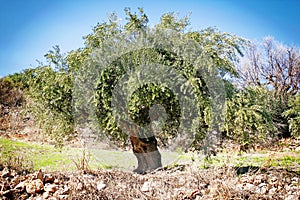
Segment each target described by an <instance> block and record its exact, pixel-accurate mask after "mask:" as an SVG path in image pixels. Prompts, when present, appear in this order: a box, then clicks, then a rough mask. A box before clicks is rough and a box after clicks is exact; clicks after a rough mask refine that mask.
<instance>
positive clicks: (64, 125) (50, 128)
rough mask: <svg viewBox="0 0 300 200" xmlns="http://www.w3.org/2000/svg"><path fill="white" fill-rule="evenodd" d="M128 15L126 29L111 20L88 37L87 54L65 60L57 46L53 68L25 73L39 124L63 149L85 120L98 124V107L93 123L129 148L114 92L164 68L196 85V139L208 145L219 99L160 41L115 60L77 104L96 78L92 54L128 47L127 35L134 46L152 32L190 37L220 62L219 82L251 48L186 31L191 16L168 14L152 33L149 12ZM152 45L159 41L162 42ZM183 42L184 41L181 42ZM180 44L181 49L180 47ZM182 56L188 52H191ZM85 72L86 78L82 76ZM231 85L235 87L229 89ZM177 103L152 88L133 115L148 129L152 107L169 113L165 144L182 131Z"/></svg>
mask: <svg viewBox="0 0 300 200" xmlns="http://www.w3.org/2000/svg"><path fill="white" fill-rule="evenodd" d="M125 14H126V16H127V17H126V23H125V25H124V26H122V25H121V24H120V23H119V21H118V17H117V15H116V14H115V13H114V14H112V15H111V16H110V17H109V19H108V22H104V23H98V24H97V25H96V26H95V27H94V28H93V30H92V33H91V34H89V35H87V36H85V37H84V41H85V46H84V47H83V48H80V49H77V50H74V51H71V52H69V53H68V54H67V55H64V54H62V53H61V52H60V49H59V47H58V46H55V47H54V48H53V50H51V51H49V52H48V53H47V54H46V55H45V57H46V59H47V61H48V64H47V65H43V64H42V63H41V66H40V67H38V68H37V69H35V70H30V71H27V72H26V73H25V74H26V75H25V76H24V77H25V78H26V80H25V79H24V80H25V81H24V82H25V83H28V85H29V89H28V94H29V95H30V98H31V100H32V101H31V102H30V104H29V107H30V110H31V111H32V112H33V113H34V115H35V117H36V119H37V122H38V124H39V125H40V127H41V128H42V130H43V132H44V133H46V134H49V135H51V136H53V137H54V138H55V139H56V140H57V141H58V143H59V144H62V141H63V138H65V137H66V136H69V135H70V134H71V133H73V132H74V128H75V127H74V123H80V122H81V120H83V121H89V120H92V119H90V118H89V117H91V116H89V114H90V113H91V112H92V111H91V110H89V107H91V105H92V106H94V107H95V108H96V113H95V115H93V116H92V117H96V119H97V120H96V121H97V122H98V125H100V128H101V129H102V130H104V131H105V132H106V133H107V134H108V135H106V136H108V137H109V138H110V139H111V140H112V141H116V142H117V143H119V144H120V141H123V143H124V142H125V141H126V140H127V139H126V138H127V135H126V134H125V133H123V132H122V131H121V129H120V127H118V126H117V125H116V122H115V118H114V117H113V113H112V108H111V102H112V91H113V88H114V87H115V86H116V84H117V83H118V81H119V80H120V79H121V77H123V76H124V74H126V73H127V72H128V70H132V69H135V67H136V66H140V65H143V64H149V63H158V64H161V65H164V66H169V67H170V68H172V69H174V70H176V71H177V72H178V73H179V74H181V75H182V76H183V77H185V78H186V80H187V82H189V83H191V84H192V85H193V88H194V91H193V92H195V94H196V97H197V98H198V104H199V105H198V106H199V108H200V110H201V114H200V116H201V117H200V118H201V119H200V125H199V128H198V130H199V134H197V135H196V139H197V140H200V139H203V137H204V135H205V132H206V131H207V130H208V129H207V128H208V126H209V123H210V122H209V121H210V120H209V119H211V118H213V117H212V116H211V114H210V113H211V112H212V110H210V107H211V103H212V101H211V99H212V98H213V97H212V96H211V95H212V94H210V93H209V91H208V89H207V88H208V86H207V83H206V82H207V81H209V80H205V79H204V78H203V76H202V74H201V73H200V72H197V73H195V71H196V70H197V69H196V68H195V66H192V65H191V63H189V62H188V61H187V60H186V59H185V58H182V57H180V56H178V55H177V53H178V52H172V51H169V50H166V49H161V48H159V42H160V41H158V46H157V48H153V49H152V48H150V49H139V50H136V51H133V52H126V53H125V54H123V55H122V56H121V57H119V58H117V59H115V58H114V60H112V61H111V63H110V64H109V66H105V70H103V71H101V74H100V76H98V77H97V79H96V80H93V84H91V85H89V87H91V88H80V90H79V91H78V92H79V94H77V95H81V96H84V95H86V96H87V97H89V98H87V99H81V100H78V99H75V101H74V96H73V95H74V94H73V92H74V86H75V87H82V86H80V84H78V83H80V82H82V83H84V82H85V81H86V80H88V79H90V78H91V77H93V76H94V74H95V71H94V70H90V71H89V70H88V69H93V68H89V66H88V65H93V64H96V63H93V61H92V60H91V57H93V56H94V55H93V54H92V52H93V51H94V50H97V49H98V48H101V47H102V45H103V43H104V42H106V41H108V40H111V41H113V40H115V41H119V42H122V40H124V39H125V38H120V35H122V34H123V33H129V35H130V34H131V37H130V38H126V39H130V40H133V41H134V40H135V39H136V38H135V37H136V36H137V34H141V33H145V32H146V31H149V30H151V31H153V32H155V31H159V30H162V29H163V28H164V29H165V30H164V31H166V32H167V31H168V30H169V32H168V33H170V37H171V36H172V33H173V32H176V33H180V34H181V35H182V36H183V37H184V38H182V39H183V40H185V41H189V40H192V41H193V43H195V42H196V44H197V48H199V49H201V50H202V51H203V53H204V54H208V55H210V58H211V59H212V60H213V62H214V66H212V67H213V68H214V69H213V70H216V69H217V70H218V74H219V75H216V76H221V77H224V76H225V75H226V74H227V75H229V76H234V75H236V72H235V68H234V65H235V63H236V62H237V61H238V56H237V55H238V54H241V49H242V47H243V45H244V44H245V43H246V42H245V40H243V39H241V38H239V37H236V36H234V35H230V34H228V33H222V32H220V31H218V30H216V29H213V28H208V29H205V30H203V31H198V32H190V31H186V30H187V29H186V28H187V26H188V25H189V16H186V17H184V18H182V19H179V18H178V17H177V15H176V14H174V13H167V14H164V15H163V16H162V17H161V21H160V23H159V24H157V25H156V26H155V27H148V21H149V20H148V17H147V15H146V14H145V13H144V11H143V9H141V8H139V12H138V13H133V12H131V10H130V9H129V8H126V9H125ZM170 30H172V31H170ZM149 37H150V36H149ZM147 39H148V40H149V41H154V40H155V39H156V38H151V37H150V38H147ZM165 39H166V38H165ZM178 39H179V40H180V38H177V40H178ZM174 41H175V40H174ZM166 42H167V41H166ZM177 42H178V44H179V43H180V41H177ZM169 45H170V46H171V47H172V45H174V44H172V43H170V44H169ZM191 48H193V47H191ZM178 49H180V48H178ZM182 51H185V52H188V51H189V49H188V48H187V49H183V50H182ZM197 56H199V55H197ZM112 58H113V56H112ZM199 62H200V61H199ZM80 69H83V71H85V72H84V73H81V72H80ZM208 70H209V69H208ZM193 73H194V75H193ZM195 74H196V75H195ZM73 76H76V77H77V79H76V81H78V83H76V82H74V81H75V80H74V77H73ZM21 79H22V78H21ZM228 85H230V84H229V83H228ZM89 89H90V91H91V90H92V91H95V93H94V94H86V93H85V92H86V91H87V90H89ZM185 90H186V89H185V87H184V85H183V86H182V87H181V91H182V92H183V93H184V94H185V92H187V91H185ZM230 91H232V89H229V90H228V91H227V92H228V94H229V95H232V94H230ZM176 98H177V97H176V95H174V94H173V93H172V92H171V91H170V90H168V88H167V87H165V86H162V85H159V84H146V85H145V86H143V87H140V88H138V90H137V91H135V92H134V93H133V94H132V96H131V98H130V101H129V106H128V108H127V109H128V111H129V114H130V116H131V118H132V119H133V120H134V121H135V122H136V123H137V124H142V125H147V124H149V115H148V114H149V109H150V107H151V106H153V105H156V104H160V105H163V106H164V109H165V110H166V112H167V119H166V124H165V126H164V129H163V131H162V132H161V134H160V135H158V136H159V138H160V139H161V141H163V143H164V142H166V141H167V140H168V138H169V137H170V136H171V137H172V136H174V134H175V132H174V131H173V130H175V129H177V127H178V118H179V117H180V112H179V110H180V107H179V105H178V99H176ZM72 101H73V102H75V105H72ZM73 106H74V107H73ZM73 111H75V112H73Z"/></svg>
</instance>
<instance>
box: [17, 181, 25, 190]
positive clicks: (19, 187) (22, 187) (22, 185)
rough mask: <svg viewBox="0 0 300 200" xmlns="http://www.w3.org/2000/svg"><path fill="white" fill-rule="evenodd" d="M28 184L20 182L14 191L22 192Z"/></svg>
mask: <svg viewBox="0 0 300 200" xmlns="http://www.w3.org/2000/svg"><path fill="white" fill-rule="evenodd" d="M27 184H28V181H27V180H26V181H22V182H20V183H19V184H18V185H16V187H15V189H16V190H24V189H25V187H26V185H27Z"/></svg>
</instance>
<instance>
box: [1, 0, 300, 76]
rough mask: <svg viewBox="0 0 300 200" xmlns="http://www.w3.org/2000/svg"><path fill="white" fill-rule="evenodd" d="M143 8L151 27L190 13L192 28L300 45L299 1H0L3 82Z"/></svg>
mask: <svg viewBox="0 0 300 200" xmlns="http://www.w3.org/2000/svg"><path fill="white" fill-rule="evenodd" d="M125 7H130V8H131V9H132V11H137V8H138V7H143V8H144V11H145V12H146V14H147V15H148V16H149V19H150V25H154V24H156V23H157V22H158V21H159V19H160V16H161V15H162V14H163V13H166V12H172V11H174V12H178V13H179V16H184V15H186V14H187V13H189V12H191V27H192V28H193V29H199V30H200V29H203V28H206V27H209V26H214V27H217V28H219V29H220V30H221V31H226V32H229V33H233V34H236V35H238V36H241V37H244V38H248V39H256V40H260V39H262V38H263V37H265V36H269V35H271V36H274V37H275V39H276V40H278V41H281V42H283V43H285V44H288V45H292V44H293V45H296V46H300V0H249V1H243V0H152V1H150V0H108V1H104V0H0V77H2V76H5V75H8V74H12V73H15V72H20V71H22V70H23V69H25V68H28V67H31V66H32V67H35V66H37V62H36V60H40V61H43V60H44V59H43V55H44V54H45V53H47V51H48V50H50V49H52V46H54V45H59V46H60V47H61V49H62V51H63V52H68V51H70V50H73V49H77V48H79V47H81V46H83V39H82V36H85V35H87V34H89V33H90V32H91V30H92V27H93V26H95V25H96V24H97V22H104V21H106V20H107V16H108V15H109V14H110V13H112V12H114V11H115V12H117V13H118V15H119V16H120V18H124V11H123V10H124V8H125Z"/></svg>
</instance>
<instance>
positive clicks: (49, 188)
mask: <svg viewBox="0 0 300 200" xmlns="http://www.w3.org/2000/svg"><path fill="white" fill-rule="evenodd" d="M57 189H58V188H57V185H55V184H49V183H47V184H46V185H45V186H44V190H45V191H46V192H52V193H54V192H56V191H57Z"/></svg>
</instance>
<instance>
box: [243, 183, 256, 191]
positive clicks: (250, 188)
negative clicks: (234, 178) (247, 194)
mask: <svg viewBox="0 0 300 200" xmlns="http://www.w3.org/2000/svg"><path fill="white" fill-rule="evenodd" d="M254 188H255V185H253V184H251V183H246V185H245V189H246V190H250V191H252V190H254Z"/></svg>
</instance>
